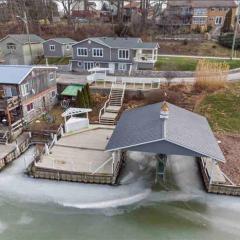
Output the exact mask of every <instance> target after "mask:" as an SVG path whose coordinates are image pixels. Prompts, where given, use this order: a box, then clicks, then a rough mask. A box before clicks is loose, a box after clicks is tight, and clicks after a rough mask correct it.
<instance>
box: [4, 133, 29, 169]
mask: <svg viewBox="0 0 240 240" xmlns="http://www.w3.org/2000/svg"><path fill="white" fill-rule="evenodd" d="M30 141H31V140H30V135H29V133H23V134H22V135H20V136H19V137H18V138H17V139H16V141H15V142H14V143H10V144H1V145H0V170H2V169H3V168H4V167H6V166H7V165H9V164H10V163H11V162H12V161H13V160H15V159H16V158H18V157H19V156H20V155H21V154H22V153H24V152H25V151H26V150H27V149H28V148H29V145H30Z"/></svg>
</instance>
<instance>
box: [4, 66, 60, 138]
mask: <svg viewBox="0 0 240 240" xmlns="http://www.w3.org/2000/svg"><path fill="white" fill-rule="evenodd" d="M56 96H57V87H56V68H55V67H40V66H20V65H19V66H12V65H0V143H2V142H8V141H11V140H14V139H15V138H16V137H17V136H18V135H19V134H21V132H22V130H23V126H24V125H26V124H28V123H30V122H31V121H32V120H34V119H35V118H36V117H38V116H39V115H41V114H42V113H43V112H46V111H47V110H48V109H49V108H51V107H52V106H53V105H54V104H55V103H56V101H57V97H56Z"/></svg>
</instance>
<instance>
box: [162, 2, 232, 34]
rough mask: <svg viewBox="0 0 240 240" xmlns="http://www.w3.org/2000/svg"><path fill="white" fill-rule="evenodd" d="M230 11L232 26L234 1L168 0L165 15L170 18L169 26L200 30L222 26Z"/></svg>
mask: <svg viewBox="0 0 240 240" xmlns="http://www.w3.org/2000/svg"><path fill="white" fill-rule="evenodd" d="M230 10H232V11H233V12H232V13H233V14H232V19H231V22H232V25H233V24H234V19H235V17H236V13H237V3H236V1H235V0H206V1H205V0H204V1H203V0H168V4H167V9H166V13H167V15H168V16H169V17H170V19H171V21H170V22H169V24H172V25H179V26H181V25H185V26H189V27H190V28H191V29H195V28H197V27H200V28H202V30H205V29H207V27H208V26H211V27H212V28H219V27H221V26H223V24H224V21H225V17H226V15H227V13H228V12H229V11H230Z"/></svg>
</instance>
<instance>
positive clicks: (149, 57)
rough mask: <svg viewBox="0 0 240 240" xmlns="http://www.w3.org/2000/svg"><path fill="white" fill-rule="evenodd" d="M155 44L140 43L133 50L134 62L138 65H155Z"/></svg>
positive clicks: (156, 50)
mask: <svg viewBox="0 0 240 240" xmlns="http://www.w3.org/2000/svg"><path fill="white" fill-rule="evenodd" d="M158 48H159V46H158V44H157V43H142V44H141V46H139V47H137V48H134V61H135V62H140V63H155V62H156V61H157V57H158Z"/></svg>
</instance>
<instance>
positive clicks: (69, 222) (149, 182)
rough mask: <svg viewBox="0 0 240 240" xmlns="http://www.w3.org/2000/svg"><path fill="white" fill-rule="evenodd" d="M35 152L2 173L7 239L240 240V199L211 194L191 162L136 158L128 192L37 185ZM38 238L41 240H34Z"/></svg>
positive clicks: (1, 230) (0, 205) (0, 228)
mask: <svg viewBox="0 0 240 240" xmlns="http://www.w3.org/2000/svg"><path fill="white" fill-rule="evenodd" d="M32 153H33V149H30V150H29V151H28V152H27V153H26V154H25V158H24V156H23V157H21V158H20V159H18V160H17V161H15V162H14V163H13V164H12V165H11V166H10V167H9V168H7V169H5V170H4V171H3V172H1V174H0V212H1V214H0V239H1V240H8V239H9V240H13V239H24V240H29V239H34V240H38V239H39V240H40V239H41V240H42V239H51V240H52V239H53V240H54V239H58V240H63V239H64V240H75V239H76V240H77V239H104V240H108V239H111V240H112V239H113V240H114V239H117V240H118V239H121V240H122V239H129V240H134V239H138V240H141V239H144V240H145V239H150V240H153V239H154V240H155V239H203V238H205V239H220V240H221V239H228V240H231V239H240V226H239V221H240V217H239V215H240V214H239V213H240V199H239V198H237V197H227V196H219V195H213V194H207V193H206V192H205V191H204V188H203V186H202V181H201V177H200V176H199V171H198V166H197V164H196V162H195V160H194V159H193V158H191V157H179V156H172V157H170V158H169V160H168V164H167V180H166V182H165V183H161V184H158V185H157V186H154V187H153V185H154V178H155V165H156V162H155V158H154V156H153V155H151V154H141V153H135V152H132V153H129V155H128V161H127V164H126V166H125V168H124V169H123V172H122V174H121V176H120V182H121V185H120V186H117V187H116V186H100V185H90V184H79V183H67V182H52V181H48V180H39V179H31V178H28V177H26V176H25V175H24V174H23V169H24V167H25V162H27V163H29V162H30V161H31V159H32ZM33 236H34V237H33Z"/></svg>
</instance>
